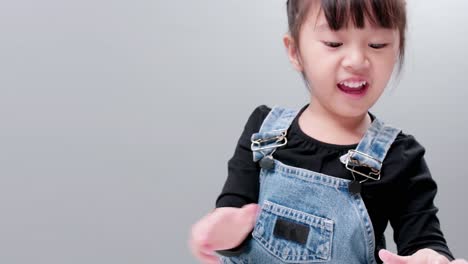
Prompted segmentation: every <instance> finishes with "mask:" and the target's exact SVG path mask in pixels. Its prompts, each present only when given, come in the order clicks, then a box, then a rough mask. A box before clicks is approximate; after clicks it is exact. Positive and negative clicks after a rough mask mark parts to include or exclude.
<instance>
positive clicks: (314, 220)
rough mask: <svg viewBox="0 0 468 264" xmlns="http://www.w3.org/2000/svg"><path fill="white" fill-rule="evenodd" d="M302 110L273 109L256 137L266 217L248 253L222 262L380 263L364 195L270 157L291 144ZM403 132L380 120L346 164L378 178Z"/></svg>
mask: <svg viewBox="0 0 468 264" xmlns="http://www.w3.org/2000/svg"><path fill="white" fill-rule="evenodd" d="M298 112H299V111H297V110H292V109H285V108H279V107H274V108H273V109H272V110H271V111H270V113H269V114H268V116H267V117H266V118H265V120H264V122H263V124H262V126H261V128H260V131H259V132H258V133H255V134H253V135H252V151H253V159H254V161H255V162H257V161H260V162H261V167H262V169H261V170H260V193H259V200H258V205H259V206H260V207H261V212H260V214H259V215H258V218H257V220H256V223H255V227H254V229H253V232H252V237H253V239H251V240H250V241H249V243H248V244H247V246H246V248H245V251H244V252H243V253H242V254H241V255H239V256H236V257H221V261H222V263H225V264H228V263H229V264H232V263H235V264H243V263H255V264H275V263H316V262H326V263H336V264H358V263H359V264H361V263H376V260H375V257H374V248H375V241H374V230H373V227H372V223H371V220H370V218H369V215H368V213H367V210H366V207H365V205H364V202H363V200H362V198H361V195H360V194H359V192H351V191H350V187H349V184H350V183H351V181H350V180H347V179H341V178H337V177H333V176H329V175H325V174H322V173H318V172H314V171H310V170H305V169H302V168H297V167H292V166H288V165H286V164H283V163H281V162H280V161H278V160H275V159H274V158H272V154H273V153H274V151H275V150H276V148H278V147H281V146H284V145H285V144H287V137H286V132H287V130H288V128H289V126H290V124H291V123H292V121H293V120H294V118H295V117H296V115H297V114H298ZM399 132H400V130H398V129H396V128H393V127H390V126H387V125H384V124H383V123H382V122H381V121H379V120H377V119H374V121H373V122H372V124H371V127H370V128H369V129H368V130H367V132H366V134H365V135H364V137H363V138H362V140H361V141H360V142H359V144H358V146H357V148H356V149H355V150H350V151H349V152H348V153H347V154H346V155H344V156H342V157H341V158H340V160H341V161H342V163H344V165H343V166H346V168H348V169H349V170H351V171H352V173H354V175H356V176H357V175H358V174H359V175H362V176H365V177H364V178H366V179H367V178H370V180H371V181H372V180H379V179H380V169H381V166H382V161H383V160H384V158H385V155H386V154H387V151H388V149H389V148H390V145H391V144H392V143H393V141H394V140H395V138H396V136H397V135H398V133H399ZM262 162H264V163H263V164H262ZM265 164H266V165H265ZM362 176H361V177H360V178H361V179H362V178H363V177H362Z"/></svg>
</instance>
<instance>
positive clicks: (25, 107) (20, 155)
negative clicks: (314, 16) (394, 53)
mask: <svg viewBox="0 0 468 264" xmlns="http://www.w3.org/2000/svg"><path fill="white" fill-rule="evenodd" d="M284 2H285V1H279V0H275V1H272V0H256V1H233V0H224V1H213V0H212V1H206V0H202V1H161V0H156V1H144V0H136V1H121V0H114V1H110V0H93V1H91V0H80V1H78V0H73V1H72V0H65V1H64V0H60V1H59V0H43V1H33V0H15V1H2V4H1V7H0V33H1V34H0V175H1V176H0V263H8V264H13V263H37V264H39V263H47V264H55V263H57V264H58V263H114V264H117V263H196V261H195V260H194V259H193V258H192V257H191V255H190V253H189V251H188V248H187V238H188V234H189V229H190V226H191V224H192V223H194V222H195V221H196V220H197V219H198V218H199V217H201V216H202V215H204V214H205V213H206V212H208V211H209V210H210V209H211V208H212V207H213V205H214V200H215V198H216V196H217V195H218V194H219V192H220V189H221V187H222V184H223V182H224V180H225V177H226V162H227V160H228V159H229V158H230V157H231V155H232V153H233V150H234V147H235V144H236V141H237V139H238V137H239V135H240V133H241V131H242V128H243V126H244V124H245V121H246V120H247V117H248V115H249V114H250V113H251V111H252V110H253V109H254V108H255V107H256V106H257V105H259V104H268V105H270V106H271V105H275V104H281V105H284V106H292V107H300V106H302V105H303V104H305V103H306V101H307V98H308V97H307V96H308V95H307V93H306V90H305V88H304V87H303V84H302V82H301V79H300V77H299V75H298V74H297V73H295V72H294V71H293V70H292V68H291V66H290V65H289V62H288V60H287V58H286V55H285V52H284V48H283V46H282V42H281V37H282V35H283V33H285V31H286V15H285V10H284ZM408 8H409V20H410V21H409V23H410V24H409V34H408V38H409V42H408V56H407V61H406V66H405V71H404V74H403V75H402V77H401V81H400V82H399V83H398V84H397V85H392V87H391V89H390V92H387V93H386V94H385V95H384V97H383V98H382V100H381V101H380V102H379V103H378V104H377V105H376V107H375V108H374V109H373V111H374V112H375V113H376V114H378V115H379V116H380V117H382V118H383V119H385V120H387V121H389V122H391V123H393V124H395V125H397V126H400V127H403V128H405V132H407V133H411V134H414V135H416V137H417V138H418V140H419V141H420V142H421V143H422V144H423V145H424V146H425V147H426V148H427V160H428V163H429V165H430V167H431V169H432V173H433V177H434V178H435V179H436V180H437V181H438V184H439V194H438V197H437V200H436V203H437V206H439V207H440V209H441V211H440V214H439V216H440V219H441V223H442V228H443V230H444V232H445V235H446V238H447V240H448V241H449V245H450V247H451V249H452V251H453V252H454V254H455V255H456V256H458V257H464V258H467V257H468V246H467V245H468V243H466V241H465V239H466V237H468V228H467V226H466V223H468V213H467V210H466V209H467V205H466V202H467V201H468V199H467V197H466V196H465V193H466V192H465V191H464V190H465V189H466V185H467V183H468V174H467V172H466V170H465V168H466V166H465V165H466V164H467V162H468V157H467V156H466V154H465V153H466V150H467V144H468V133H466V129H467V127H466V124H467V119H468V106H467V105H466V98H467V89H466V83H467V82H468V76H467V75H468V62H467V60H466V55H467V52H468V51H467V47H468V38H467V37H466V35H467V34H466V33H467V32H468V26H467V25H468V17H467V16H466V14H465V11H466V10H467V9H468V1H465V0H458V1H457V0H445V1H439V0H424V1H423V0H412V1H409V3H408ZM395 195H397V194H395ZM389 234H390V233H389ZM391 248H393V249H394V246H393V245H391Z"/></svg>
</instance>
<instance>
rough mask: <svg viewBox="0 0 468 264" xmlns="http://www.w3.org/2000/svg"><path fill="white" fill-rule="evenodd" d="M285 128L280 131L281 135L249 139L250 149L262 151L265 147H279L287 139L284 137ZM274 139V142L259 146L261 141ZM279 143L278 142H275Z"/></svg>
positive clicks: (285, 142)
mask: <svg viewBox="0 0 468 264" xmlns="http://www.w3.org/2000/svg"><path fill="white" fill-rule="evenodd" d="M286 134H287V132H286V130H283V131H282V132H281V135H279V136H276V137H270V138H265V139H262V138H260V139H257V140H251V141H252V144H251V146H250V148H251V149H252V150H255V151H262V150H265V149H272V148H279V147H282V146H284V145H286V144H287V143H288V139H287V138H286ZM275 139H276V141H275V142H274V144H269V145H266V146H263V147H262V146H261V144H262V143H265V142H269V141H273V140H275ZM277 143H279V144H277Z"/></svg>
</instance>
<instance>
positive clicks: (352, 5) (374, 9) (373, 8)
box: [321, 0, 406, 30]
mask: <svg viewBox="0 0 468 264" xmlns="http://www.w3.org/2000/svg"><path fill="white" fill-rule="evenodd" d="M402 5H404V3H402V1H399V0H322V1H321V8H322V10H323V12H324V14H325V18H326V19H327V22H328V25H329V26H330V28H331V29H332V30H340V29H341V28H343V27H347V26H348V24H349V23H350V22H351V23H352V24H353V25H354V26H355V27H357V28H364V25H365V23H364V21H365V19H366V18H367V20H368V21H369V23H370V24H371V25H372V26H376V27H383V28H389V29H396V28H398V27H399V25H401V24H402V23H405V22H406V21H405V20H406V14H405V7H404V6H402Z"/></svg>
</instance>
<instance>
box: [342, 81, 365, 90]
mask: <svg viewBox="0 0 468 264" xmlns="http://www.w3.org/2000/svg"><path fill="white" fill-rule="evenodd" d="M366 83H367V82H366V81H362V82H340V84H341V85H344V86H347V87H349V88H356V89H357V88H361V86H364V85H365V84H366Z"/></svg>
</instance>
